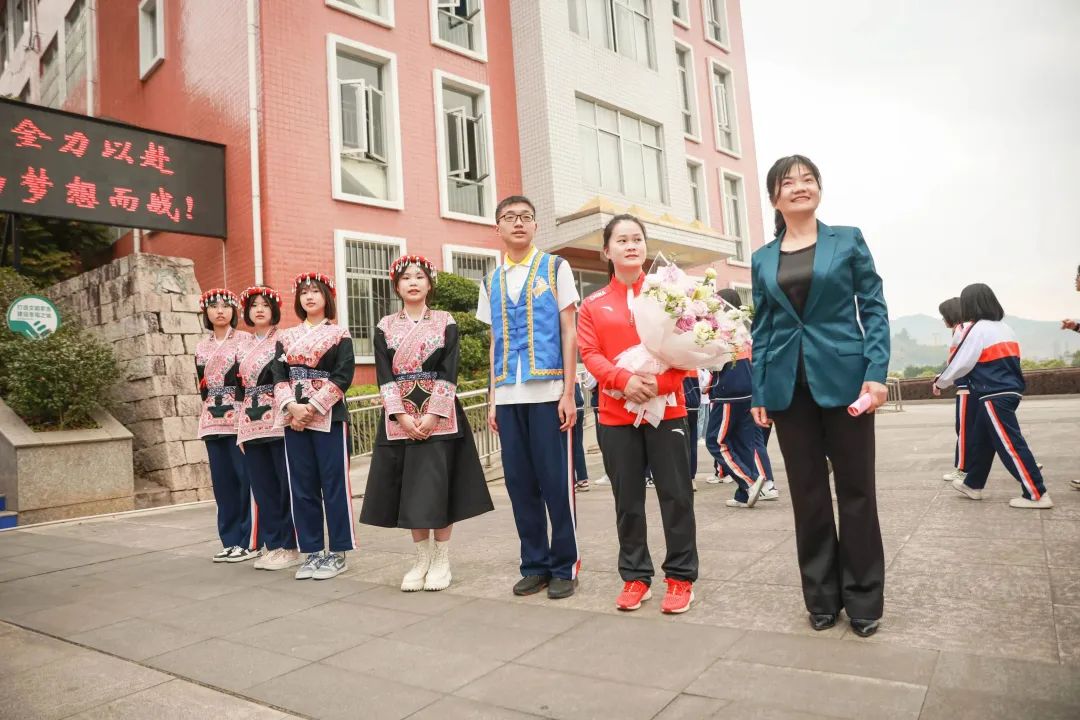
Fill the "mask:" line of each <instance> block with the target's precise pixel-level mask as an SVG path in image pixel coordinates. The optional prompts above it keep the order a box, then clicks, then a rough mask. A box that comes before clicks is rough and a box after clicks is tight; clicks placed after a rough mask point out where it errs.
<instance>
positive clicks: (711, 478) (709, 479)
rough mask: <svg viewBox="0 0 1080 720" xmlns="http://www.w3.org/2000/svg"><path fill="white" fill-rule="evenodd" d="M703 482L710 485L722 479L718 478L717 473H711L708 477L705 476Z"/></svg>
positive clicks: (716, 483)
mask: <svg viewBox="0 0 1080 720" xmlns="http://www.w3.org/2000/svg"><path fill="white" fill-rule="evenodd" d="M705 482H707V483H709V484H710V485H719V484H720V483H721V482H722V481H721V480H720V476H719V475H717V474H716V473H713V474H712V475H710V476H709V477H707V478H705Z"/></svg>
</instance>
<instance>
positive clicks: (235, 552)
mask: <svg viewBox="0 0 1080 720" xmlns="http://www.w3.org/2000/svg"><path fill="white" fill-rule="evenodd" d="M257 557H259V551H258V550H248V549H247V548H243V547H240V546H239V545H237V546H236V547H234V548H232V549H231V550H229V555H228V557H226V558H225V559H224V560H223V561H222V562H227V563H238V562H244V561H245V560H252V559H254V558H257Z"/></svg>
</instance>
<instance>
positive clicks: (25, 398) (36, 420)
mask: <svg viewBox="0 0 1080 720" xmlns="http://www.w3.org/2000/svg"><path fill="white" fill-rule="evenodd" d="M7 351H8V355H7V356H6V357H5V359H4V364H3V366H2V367H0V386H2V388H3V391H4V400H5V402H7V404H8V405H10V406H11V409H12V410H14V411H15V412H16V413H17V414H18V415H19V417H21V418H22V419H23V420H24V421H25V422H26V423H28V424H29V425H31V426H32V427H35V428H38V429H54V430H66V429H71V428H78V427H87V426H92V425H93V420H92V419H91V417H90V413H91V412H92V411H93V410H94V408H96V407H97V406H98V405H100V404H101V399H102V398H103V396H104V395H105V393H106V392H107V391H108V389H109V388H110V387H111V386H112V384H113V383H114V382H116V380H117V378H118V375H119V371H118V368H117V364H116V358H115V357H114V355H113V352H112V349H111V348H110V347H109V346H108V345H105V344H104V343H102V342H100V341H98V340H97V339H95V338H94V337H92V336H91V335H89V334H87V333H86V332H85V331H83V330H81V329H80V328H78V327H76V326H61V328H60V329H59V330H58V331H57V332H55V333H53V334H52V335H50V336H49V337H47V338H44V339H42V340H28V339H25V338H16V339H15V341H14V342H11V343H8V344H7Z"/></svg>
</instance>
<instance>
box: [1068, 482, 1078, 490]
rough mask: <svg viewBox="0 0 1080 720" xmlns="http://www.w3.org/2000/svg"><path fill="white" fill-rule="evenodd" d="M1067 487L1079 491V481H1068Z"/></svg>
mask: <svg viewBox="0 0 1080 720" xmlns="http://www.w3.org/2000/svg"><path fill="white" fill-rule="evenodd" d="M1069 485H1071V486H1072V489H1073V490H1080V480H1070V481H1069Z"/></svg>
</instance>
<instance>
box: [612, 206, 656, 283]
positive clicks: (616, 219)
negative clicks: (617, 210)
mask: <svg viewBox="0 0 1080 720" xmlns="http://www.w3.org/2000/svg"><path fill="white" fill-rule="evenodd" d="M623 220H626V221H628V222H632V223H637V226H638V227H639V228H641V238H642V239H643V240H644V241H645V242H649V234H648V233H647V232H645V223H643V222H641V220H640V218H638V217H637V216H636V215H631V214H630V213H621V214H619V215H616V216H615V217H613V218H611V219H610V220H608V223H607V225H605V226H604V249H605V250H607V246H608V243H609V242H610V241H611V234H612V233H613V232H614V231H615V226H616V225H618V224H619V223H621V222H622V221H623ZM607 272H608V277H609V278H612V277H615V263H613V262H611V261H610V260H608V261H607Z"/></svg>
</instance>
